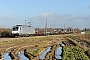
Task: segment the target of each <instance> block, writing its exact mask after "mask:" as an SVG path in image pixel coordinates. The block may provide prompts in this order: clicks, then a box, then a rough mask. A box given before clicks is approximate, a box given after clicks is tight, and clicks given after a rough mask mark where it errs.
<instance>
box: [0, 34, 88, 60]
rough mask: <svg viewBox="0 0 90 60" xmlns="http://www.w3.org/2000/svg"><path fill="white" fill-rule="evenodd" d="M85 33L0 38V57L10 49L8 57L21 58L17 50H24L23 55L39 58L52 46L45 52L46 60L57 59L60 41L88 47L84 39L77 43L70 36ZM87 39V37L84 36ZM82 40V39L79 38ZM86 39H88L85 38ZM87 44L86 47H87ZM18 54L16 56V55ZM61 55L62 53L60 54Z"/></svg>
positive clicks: (34, 58)
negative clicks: (47, 50)
mask: <svg viewBox="0 0 90 60" xmlns="http://www.w3.org/2000/svg"><path fill="white" fill-rule="evenodd" d="M82 36H85V35H71V34H70V35H53V36H52V35H51V36H35V37H18V38H0V57H1V59H3V56H4V54H5V53H6V52H8V51H10V57H11V58H12V59H13V60H21V59H20V56H18V52H20V51H24V55H25V56H26V57H27V58H28V59H29V60H39V59H41V58H40V56H41V55H42V53H43V52H44V51H45V50H46V49H47V48H48V47H50V46H52V48H51V51H50V52H48V53H47V54H46V58H45V59H46V60H48V59H50V60H52V59H57V58H55V56H56V53H55V52H56V50H57V48H58V47H59V46H61V44H62V43H64V44H65V45H66V46H80V47H81V48H82V46H85V47H86V48H87V49H89V47H90V45H88V44H87V43H86V42H85V41H84V42H83V43H82V44H80V45H78V42H77V40H73V38H72V37H74V38H75V39H76V38H80V37H82ZM85 39H87V37H86V38H85ZM80 41H82V40H80ZM86 41H88V40H86ZM87 45H88V47H87ZM35 49H36V50H35ZM86 51H87V50H86ZM16 56H18V58H17V57H16ZM62 56H63V55H62Z"/></svg>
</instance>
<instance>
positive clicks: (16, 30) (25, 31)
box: [12, 25, 35, 36]
mask: <svg viewBox="0 0 90 60" xmlns="http://www.w3.org/2000/svg"><path fill="white" fill-rule="evenodd" d="M30 35H35V29H34V28H33V27H32V26H27V25H16V26H13V27H12V36H30Z"/></svg>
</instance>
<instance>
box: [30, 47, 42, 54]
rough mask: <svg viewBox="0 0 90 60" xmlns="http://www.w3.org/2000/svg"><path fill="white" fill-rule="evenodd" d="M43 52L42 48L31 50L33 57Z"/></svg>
mask: <svg viewBox="0 0 90 60" xmlns="http://www.w3.org/2000/svg"><path fill="white" fill-rule="evenodd" d="M41 51H42V48H39V49H34V50H30V51H29V53H30V54H33V55H37V54H39V53H40V52H41Z"/></svg>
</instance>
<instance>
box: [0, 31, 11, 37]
mask: <svg viewBox="0 0 90 60" xmlns="http://www.w3.org/2000/svg"><path fill="white" fill-rule="evenodd" d="M10 36H11V33H10V32H7V31H4V32H1V37H10Z"/></svg>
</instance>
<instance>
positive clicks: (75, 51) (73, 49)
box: [62, 46, 89, 60]
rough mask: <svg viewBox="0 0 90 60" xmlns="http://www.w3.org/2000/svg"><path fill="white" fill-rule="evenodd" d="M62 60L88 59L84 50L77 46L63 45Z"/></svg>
mask: <svg viewBox="0 0 90 60" xmlns="http://www.w3.org/2000/svg"><path fill="white" fill-rule="evenodd" d="M63 50H64V51H63V58H62V60H89V58H88V56H87V55H86V54H85V51H84V50H83V49H82V48H80V47H78V46H65V47H64V48H63Z"/></svg>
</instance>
